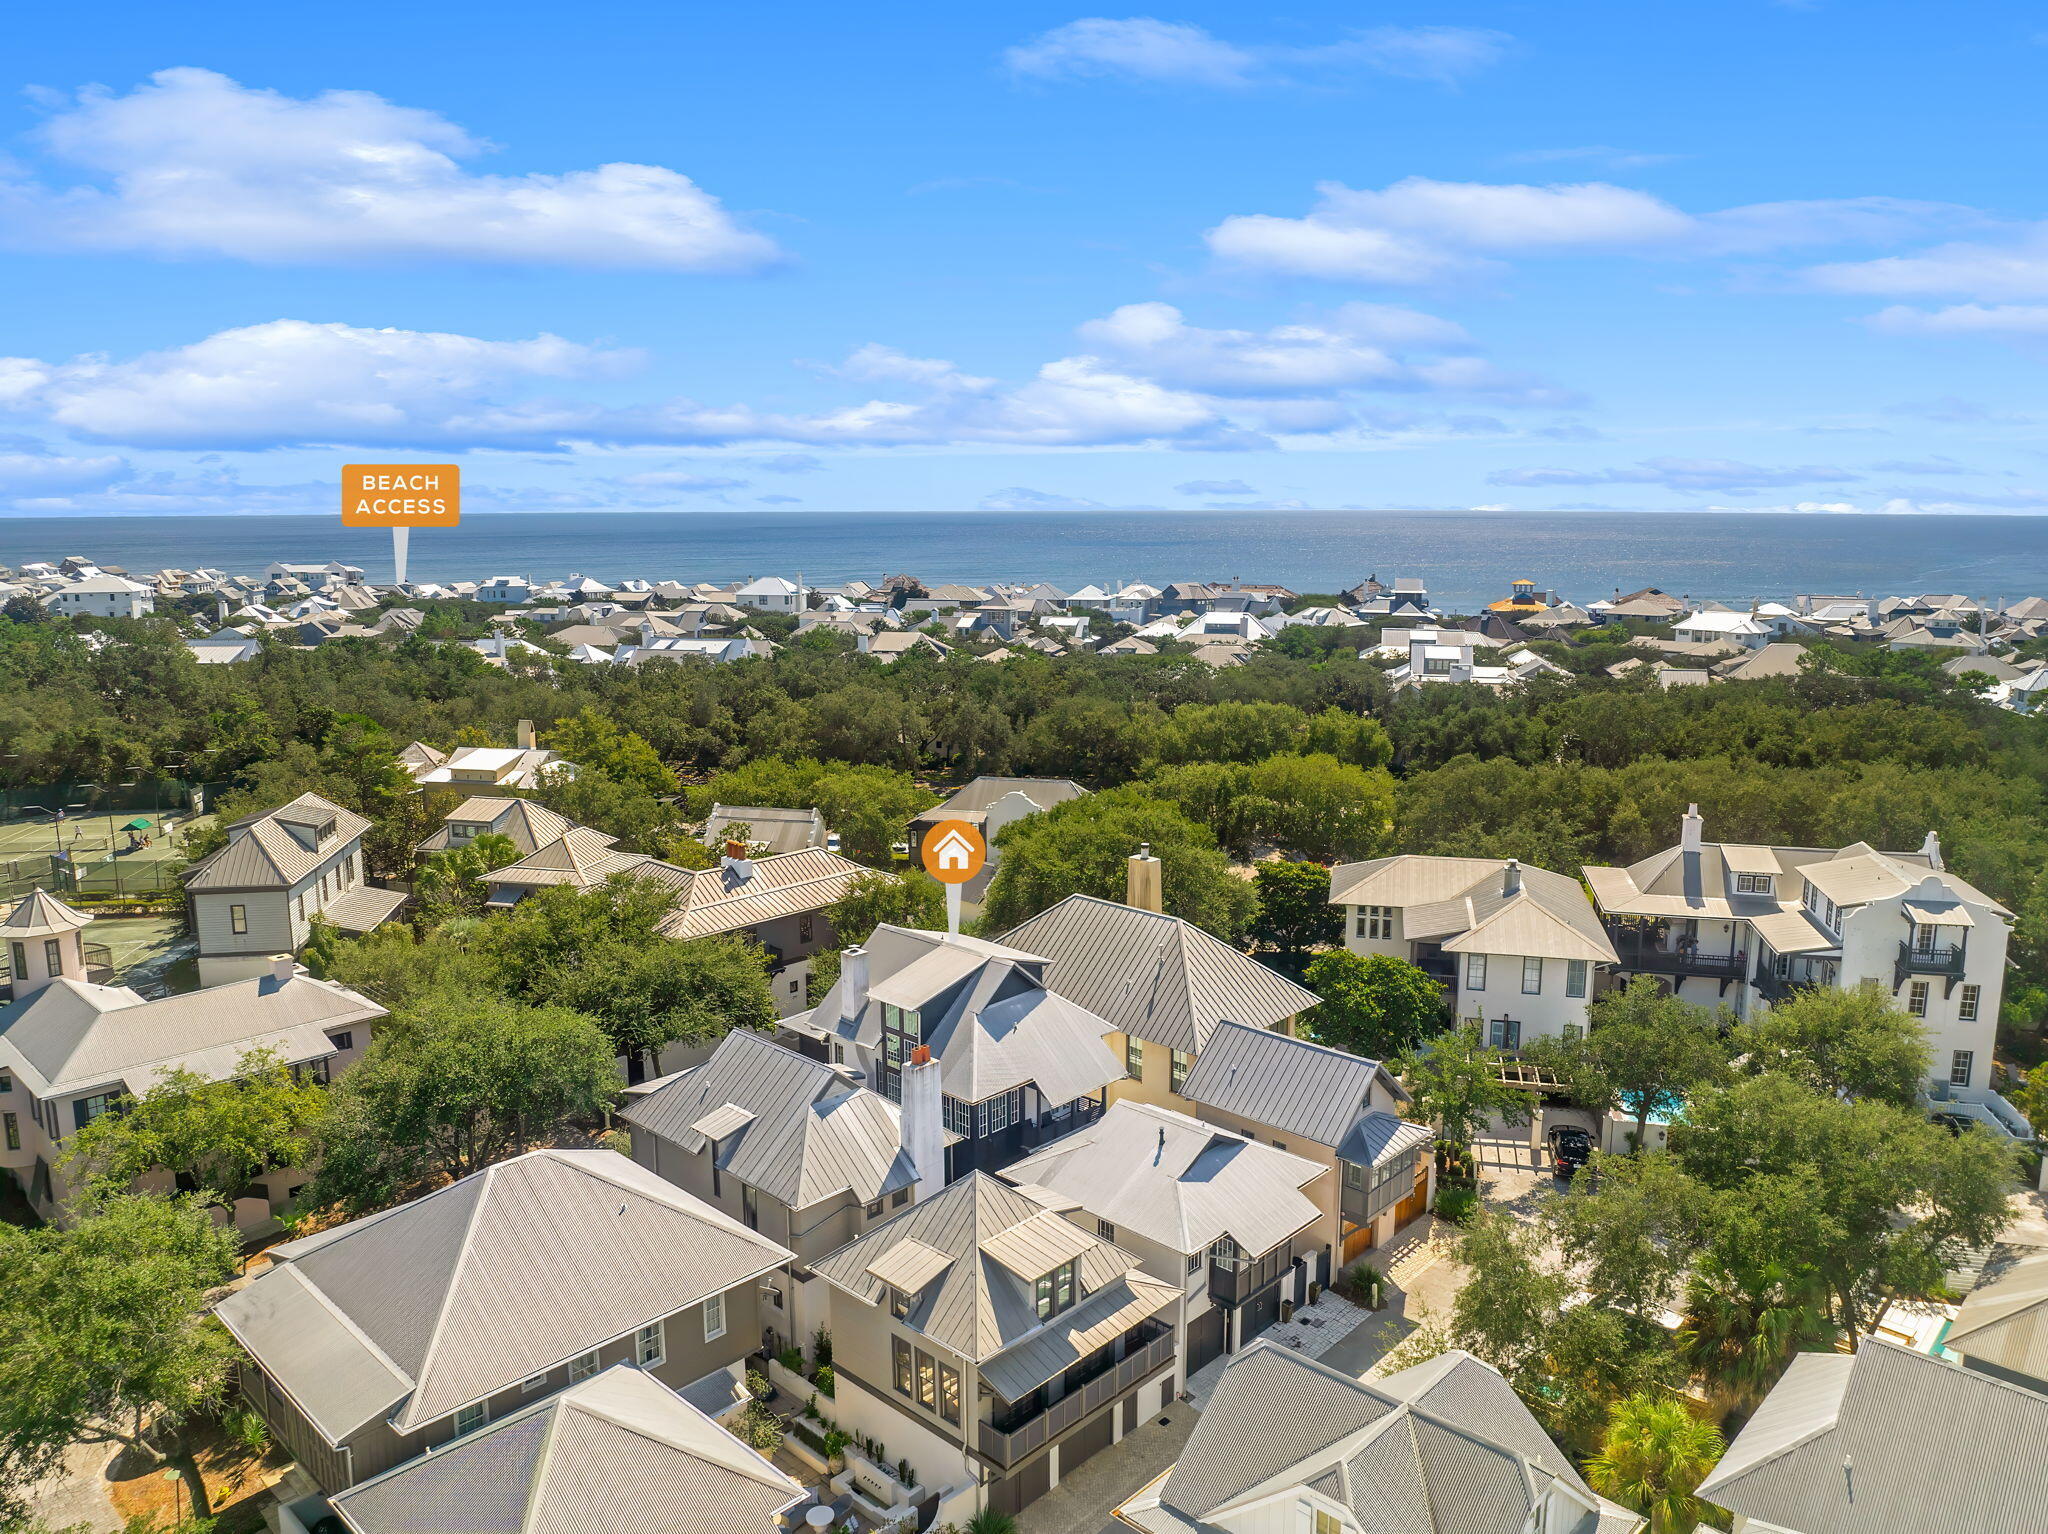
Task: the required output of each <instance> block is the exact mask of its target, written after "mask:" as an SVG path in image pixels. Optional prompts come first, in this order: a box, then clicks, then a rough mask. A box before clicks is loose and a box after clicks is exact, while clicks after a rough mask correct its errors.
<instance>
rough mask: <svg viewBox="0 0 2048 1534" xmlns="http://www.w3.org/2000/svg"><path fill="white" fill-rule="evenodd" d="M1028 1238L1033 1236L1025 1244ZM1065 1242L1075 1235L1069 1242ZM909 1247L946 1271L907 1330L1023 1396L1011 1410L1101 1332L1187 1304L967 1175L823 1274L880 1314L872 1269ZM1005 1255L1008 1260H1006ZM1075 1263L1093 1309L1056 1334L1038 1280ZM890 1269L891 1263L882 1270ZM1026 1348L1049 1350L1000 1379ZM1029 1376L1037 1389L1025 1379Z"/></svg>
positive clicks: (1078, 1312) (1098, 1243)
mask: <svg viewBox="0 0 2048 1534" xmlns="http://www.w3.org/2000/svg"><path fill="white" fill-rule="evenodd" d="M1046 1221H1051V1222H1053V1223H1055V1224H1058V1225H1061V1226H1064V1227H1065V1232H1061V1233H1059V1235H1060V1239H1059V1240H1058V1241H1054V1240H1053V1234H1054V1233H1053V1232H1051V1231H1050V1229H1049V1228H1048V1227H1046V1226H1045V1225H1044V1224H1043V1222H1046ZM1020 1227H1026V1229H1024V1230H1023V1231H1022V1232H1021V1233H1020ZM1066 1232H1071V1233H1072V1236H1071V1238H1069V1237H1068V1236H1067V1235H1066ZM1005 1238H1008V1239H1007V1240H1006V1239H1005ZM906 1241H915V1242H918V1243H920V1244H921V1245H923V1246H926V1247H929V1248H931V1249H932V1250H933V1251H936V1252H939V1253H941V1254H943V1255H944V1256H945V1257H947V1258H949V1259H950V1261H949V1262H948V1263H947V1265H946V1268H945V1270H944V1271H943V1272H942V1273H940V1274H939V1275H938V1276H937V1277H936V1278H934V1279H932V1280H931V1281H930V1282H929V1283H928V1284H926V1286H925V1288H924V1289H923V1290H922V1291H921V1292H920V1293H919V1294H918V1295H917V1296H916V1297H915V1299H914V1301H913V1303H912V1305H911V1308H910V1313H909V1315H908V1316H907V1317H906V1318H905V1321H904V1324H905V1325H906V1326H908V1327H910V1328H911V1329H912V1330H914V1331H918V1332H922V1333H923V1334H924V1335H925V1336H927V1337H929V1338H931V1339H932V1341H934V1342H936V1343H938V1344H939V1346H941V1347H944V1348H948V1349H951V1350H952V1351H953V1352H955V1353H957V1354H959V1355H960V1356H961V1357H963V1358H966V1359H968V1360H970V1361H972V1362H975V1363H978V1364H983V1365H985V1366H986V1368H985V1369H984V1372H985V1373H989V1374H990V1375H991V1383H994V1381H995V1379H996V1378H997V1377H1000V1378H1002V1379H1003V1381H1004V1382H1005V1385H1007V1386H1008V1388H1009V1389H1010V1390H1011V1391H1014V1392H1015V1394H1011V1395H1009V1396H1008V1398H1009V1399H1012V1400H1014V1399H1016V1396H1017V1395H1021V1394H1022V1393H1023V1392H1024V1391H1026V1390H1029V1389H1030V1388H1032V1387H1033V1386H1035V1385H1038V1384H1040V1383H1042V1382H1043V1381H1045V1380H1047V1379H1050V1378H1051V1377H1052V1376H1053V1375H1054V1374H1057V1373H1059V1372H1060V1370H1061V1369H1064V1368H1065V1367H1067V1365H1068V1364H1071V1363H1073V1362H1075V1361H1076V1360H1077V1359H1078V1358H1079V1357H1082V1356H1085V1355H1086V1354H1087V1353H1089V1352H1092V1351H1094V1349H1095V1348H1096V1347H1099V1346H1101V1344H1102V1342H1103V1341H1107V1340H1108V1338H1102V1339H1099V1340H1094V1341H1090V1340H1089V1338H1090V1337H1091V1336H1092V1334H1093V1329H1094V1328H1096V1327H1099V1326H1104V1325H1108V1324H1110V1323H1111V1320H1112V1318H1115V1317H1122V1316H1125V1315H1126V1314H1127V1313H1129V1312H1132V1311H1133V1310H1134V1309H1135V1311H1136V1313H1131V1314H1128V1318H1127V1319H1122V1320H1121V1322H1120V1324H1117V1325H1116V1326H1115V1330H1114V1331H1112V1332H1111V1333H1110V1335H1111V1336H1114V1335H1116V1333H1117V1332H1121V1331H1124V1330H1127V1329H1128V1328H1129V1327H1131V1326H1133V1325H1135V1324H1136V1323H1137V1322H1138V1320H1140V1319H1142V1317H1143V1316H1144V1315H1149V1314H1152V1313H1153V1312H1155V1311H1157V1310H1159V1309H1162V1308H1164V1307H1165V1306H1167V1305H1170V1304H1172V1303H1173V1302H1174V1301H1175V1300H1177V1299H1178V1298H1179V1291H1178V1290H1176V1289H1174V1288H1172V1287H1171V1286H1169V1285H1165V1284H1160V1283H1157V1282H1155V1281H1154V1280H1151V1279H1148V1278H1146V1277H1144V1276H1143V1274H1142V1273H1141V1272H1140V1271H1139V1263H1138V1259H1137V1258H1135V1257H1133V1256H1132V1255H1131V1254H1130V1253H1129V1252H1127V1251H1125V1250H1124V1249H1123V1248H1122V1247H1119V1246H1113V1245H1111V1244H1110V1243H1109V1242H1107V1241H1104V1240H1102V1239H1101V1238H1100V1237H1099V1236H1095V1235H1092V1234H1090V1233H1088V1232H1086V1231H1083V1230H1081V1229H1079V1227H1077V1226H1074V1225H1071V1224H1069V1223H1068V1222H1067V1221H1065V1220H1062V1219H1060V1218H1059V1217H1058V1216H1057V1215H1053V1214H1049V1213H1047V1211H1046V1210H1045V1209H1044V1207H1043V1206H1041V1205H1040V1204H1038V1203H1037V1202H1036V1201H1034V1200H1033V1199H1031V1198H1029V1197H1027V1196H1026V1195H1024V1194H1022V1193H1019V1192H1018V1191H1017V1190H1016V1189H1015V1188H1010V1187H1005V1186H1004V1185H1003V1184H1002V1183H1000V1182H997V1181H996V1180H995V1179H994V1178H993V1177H990V1176H989V1175H988V1174H987V1173H985V1172H973V1173H970V1174H969V1175H968V1176H966V1177H963V1178H962V1179H961V1180H960V1181H958V1182H956V1183H954V1184H952V1185H951V1186H950V1187H947V1188H945V1189H943V1190H941V1191H940V1192H938V1193H936V1194H934V1195H933V1196H932V1197H931V1198H928V1199H926V1200H925V1201H924V1202H923V1203H920V1204H913V1205H911V1207H910V1208H908V1209H906V1210H904V1211H903V1213H901V1214H899V1215H897V1216H896V1217H895V1218H894V1219H893V1220H890V1221H889V1222H888V1223H887V1224H884V1225H878V1226H876V1227H875V1228H874V1229H873V1230H871V1231H869V1232H867V1233H866V1234H865V1235H863V1236H860V1237H858V1238H857V1239H855V1240H853V1241H851V1242H849V1243H847V1244H846V1245H845V1246H842V1247H841V1248H839V1250H838V1251H836V1252H832V1253H830V1254H828V1255H827V1256H825V1257H824V1258H822V1259H820V1260H819V1261H818V1262H817V1263H816V1264H815V1266H816V1269H817V1271H818V1272H819V1273H820V1274H822V1275H823V1276H824V1277H825V1278H826V1279H827V1280H829V1281H830V1282H832V1283H834V1284H836V1285H838V1286H839V1287H840V1288H841V1289H844V1290H845V1291H846V1292H847V1293H849V1294H851V1295H853V1296H854V1297H855V1298H857V1299H860V1300H863V1301H865V1302H866V1303H868V1304H871V1305H874V1304H879V1303H880V1302H881V1300H882V1298H883V1296H884V1293H885V1286H884V1285H883V1283H882V1282H881V1280H879V1279H877V1278H876V1277H875V1276H874V1274H873V1272H872V1271H871V1270H872V1269H873V1268H874V1266H875V1265H876V1263H877V1262H878V1261H883V1260H884V1259H886V1258H887V1257H888V1256H889V1254H891V1253H892V1252H893V1251H895V1249H896V1248H897V1247H899V1246H901V1245H902V1244H903V1243H904V1242H906ZM991 1248H993V1249H994V1250H993V1251H991ZM997 1252H999V1253H1001V1254H1002V1255H1001V1256H1000V1257H998V1256H997V1255H995V1253H997ZM1070 1252H1071V1253H1078V1255H1077V1256H1076V1257H1075V1262H1076V1266H1077V1270H1078V1272H1079V1274H1080V1277H1081V1287H1082V1290H1083V1292H1084V1293H1085V1294H1086V1296H1087V1298H1086V1299H1084V1300H1083V1301H1082V1302H1081V1303H1080V1304H1078V1305H1076V1306H1075V1307H1074V1308H1073V1309H1072V1310H1070V1311H1068V1312H1067V1313H1066V1315H1065V1316H1064V1317H1062V1318H1061V1321H1060V1324H1059V1325H1058V1326H1053V1327H1048V1326H1047V1325H1046V1323H1044V1322H1041V1321H1040V1320H1039V1318H1038V1312H1037V1310H1036V1308H1035V1305H1034V1302H1033V1297H1032V1294H1033V1291H1032V1285H1033V1281H1034V1280H1035V1279H1036V1278H1038V1277H1041V1276H1043V1274H1044V1273H1045V1272H1050V1271H1051V1270H1052V1269H1053V1268H1054V1267H1056V1266H1058V1264H1059V1263H1060V1262H1061V1261H1063V1260H1065V1257H1064V1256H1063V1255H1062V1254H1065V1253H1070ZM1027 1254H1032V1255H1027ZM1033 1255H1035V1257H1036V1259H1037V1260H1041V1261H1043V1263H1044V1267H1043V1268H1042V1269H1040V1270H1039V1271H1037V1272H1033V1273H1028V1274H1024V1273H1019V1272H1018V1271H1017V1270H1016V1269H1015V1268H1013V1267H1011V1266H1009V1265H1008V1264H1009V1263H1021V1264H1023V1265H1024V1266H1027V1267H1028V1266H1033V1265H1034V1263H1033V1260H1032V1256H1033ZM887 1267H888V1265H887V1264H886V1263H885V1271H886V1270H887ZM1027 1342H1029V1343H1041V1342H1042V1343H1043V1344H1044V1346H1042V1347H1038V1348H1036V1349H1034V1350H1033V1351H1031V1352H1030V1353H1028V1354H1024V1355H1020V1357H1018V1358H1017V1359H1014V1360H1012V1361H1011V1363H1010V1364H1009V1365H1007V1366H1005V1367H1003V1368H1001V1369H997V1368H996V1366H995V1360H996V1359H997V1358H998V1356H999V1355H1001V1354H1003V1353H1005V1352H1006V1351H1007V1350H1009V1349H1011V1348H1013V1347H1015V1346H1017V1345H1018V1344H1019V1343H1027ZM1084 1342H1085V1343H1086V1346H1083V1345H1082V1344H1083V1343H1084ZM1077 1350H1078V1351H1077ZM1062 1358H1063V1359H1064V1361H1061V1359H1062ZM1040 1364H1044V1365H1046V1372H1045V1373H1043V1374H1037V1373H1036V1370H1037V1368H1038V1367H1039V1365H1040ZM1033 1374H1035V1377H1034V1378H1031V1379H1029V1380H1028V1381H1025V1380H1024V1379H1023V1376H1025V1375H1033ZM997 1388H998V1389H1002V1388H1004V1387H1003V1386H998V1387H997Z"/></svg>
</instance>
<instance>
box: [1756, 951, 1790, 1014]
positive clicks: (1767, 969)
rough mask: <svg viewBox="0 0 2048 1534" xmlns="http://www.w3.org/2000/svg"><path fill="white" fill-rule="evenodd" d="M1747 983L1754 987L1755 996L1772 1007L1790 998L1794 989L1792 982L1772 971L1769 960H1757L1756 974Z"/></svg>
mask: <svg viewBox="0 0 2048 1534" xmlns="http://www.w3.org/2000/svg"><path fill="white" fill-rule="evenodd" d="M1749 983H1750V984H1751V985H1753V986H1755V987H1756V993H1757V995H1759V996H1761V997H1763V999H1764V1000H1765V1001H1767V1002H1769V1003H1770V1004H1771V1005H1772V1006H1774V1007H1775V1006H1776V1005H1777V1004H1778V1003H1779V1002H1781V1001H1783V1000H1784V999H1785V998H1786V997H1788V996H1790V995H1791V994H1792V992H1793V989H1794V986H1793V982H1792V981H1790V980H1788V979H1786V978H1785V977H1784V976H1783V975H1781V974H1779V973H1778V972H1777V971H1776V970H1775V969H1773V968H1772V967H1771V961H1770V960H1769V959H1759V960H1757V966H1756V974H1755V975H1753V976H1752V977H1751V978H1750V982H1749Z"/></svg>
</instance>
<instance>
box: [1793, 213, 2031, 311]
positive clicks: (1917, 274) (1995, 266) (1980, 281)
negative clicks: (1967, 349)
mask: <svg viewBox="0 0 2048 1534" xmlns="http://www.w3.org/2000/svg"><path fill="white" fill-rule="evenodd" d="M1806 275H1807V277H1808V279H1809V280H1811V281H1812V282H1813V283H1814V284H1815V285H1816V286H1818V287H1822V288H1826V289H1828V290H1829V291H1830V292H1835V293H1885V294H1898V295H1900V296H1907V297H1910V296H1913V295H1928V296H1932V295H1935V294H1955V295H1958V296H1960V297H1964V298H1975V299H1980V300H1994V301H1995V300H1998V299H2009V298H2041V297H2044V296H2048V223H2039V224H2034V225H2031V226H2029V227H2028V228H2027V229H2026V230H2025V231H2023V232H2022V233H2020V234H2019V235H2018V237H2016V238H2015V239H2013V240H2012V241H2011V242H2010V243H2007V244H1996V245H1993V244H1984V243H1972V242H1968V241H1958V242H1955V243H1952V244H1947V245H1937V246H1935V247H1933V248H1932V249H1929V250H1924V251H1921V252H1920V253H1919V254H1917V255H1911V256H1886V257H1883V258H1881V259H1879V260H1875V261H1846V262H1836V263H1832V264H1829V265H1825V266H1816V267H1814V268H1812V269H1811V270H1810V271H1808V272H1807V274H1806Z"/></svg>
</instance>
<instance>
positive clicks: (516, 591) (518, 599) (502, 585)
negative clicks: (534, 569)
mask: <svg viewBox="0 0 2048 1534" xmlns="http://www.w3.org/2000/svg"><path fill="white" fill-rule="evenodd" d="M476 599H477V600H478V601H479V602H508V603H513V604H520V603H525V602H530V601H532V600H533V583H532V582H531V581H529V580H528V579H527V578H526V577H525V576H523V575H494V576H492V577H491V578H490V579H489V580H487V581H485V582H484V583H483V584H482V585H480V586H478V587H477V588H476Z"/></svg>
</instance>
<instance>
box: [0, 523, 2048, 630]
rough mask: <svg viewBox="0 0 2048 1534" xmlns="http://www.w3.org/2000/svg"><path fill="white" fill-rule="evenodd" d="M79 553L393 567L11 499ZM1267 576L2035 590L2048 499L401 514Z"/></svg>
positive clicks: (810, 575) (612, 558)
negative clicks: (1939, 510)
mask: <svg viewBox="0 0 2048 1534" xmlns="http://www.w3.org/2000/svg"><path fill="white" fill-rule="evenodd" d="M68 554H81V555H84V556H86V557H88V558H91V559H95V560H99V561H103V562H105V563H108V564H114V565H121V566H124V567H125V568H127V569H129V570H131V571H149V570H156V569H161V568H165V567H179V568H184V569H191V568H194V567H196V566H200V565H210V566H215V567H217V568H220V569H224V570H227V571H229V572H231V573H235V574H250V573H255V572H258V571H260V570H261V569H262V568H263V567H264V566H265V565H266V564H268V563H270V561H272V560H277V559H284V560H296V561H310V560H324V559H340V560H346V561H347V562H349V563H350V564H356V565H361V566H362V567H363V568H364V569H365V570H366V571H367V572H368V574H369V577H370V579H372V580H389V579H390V578H391V540H390V537H389V536H388V535H387V534H386V533H385V532H384V531H382V530H380V529H369V530H361V529H354V528H344V527H342V526H341V524H340V520H339V517H338V516H262V517H255V516H249V517H217V516H205V517H6V518H0V564H6V565H19V564H22V563H24V562H27V561H29V560H36V559H47V560H56V559H60V558H62V557H64V556H65V555H68ZM898 571H907V572H909V573H910V574H913V575H916V576H918V577H919V578H920V579H922V580H925V581H942V580H957V581H969V582H984V581H992V580H1019V581H1028V580H1043V581H1050V582H1053V583H1054V584H1056V585H1060V586H1064V587H1066V588H1068V589H1072V588H1074V587H1077V586H1081V585H1084V584H1086V583H1088V582H1090V581H1094V582H1097V583H1108V582H1110V581H1125V580H1144V581H1149V582H1151V583H1153V584H1155V585H1156V584H1161V583H1164V582H1166V581H1177V580H1228V579H1232V578H1242V579H1244V580H1252V581H1277V582H1280V583H1281V584H1283V585H1287V586H1291V587H1293V588H1294V589H1295V590H1296V591H1304V592H1307V591H1336V590H1340V589H1342V588H1344V587H1348V586H1352V585H1355V584H1357V583H1358V582H1359V581H1362V580H1364V579H1365V578H1366V577H1367V576H1369V575H1378V576H1379V577H1381V578H1382V579H1383V580H1386V579H1391V578H1393V577H1394V576H1397V575H1407V576H1419V577H1420V578H1421V579H1422V580H1423V581H1425V582H1426V583H1427V585H1428V588H1429V591H1430V594H1431V597H1432V599H1433V600H1434V601H1437V602H1439V603H1444V604H1450V605H1453V606H1461V607H1469V606H1471V605H1472V604H1474V603H1477V602H1480V601H1485V600H1491V599H1492V598H1494V597H1496V596H1502V595H1505V594H1506V589H1507V584H1508V582H1509V581H1511V580H1514V579H1517V578H1519V577H1527V578H1528V579H1530V580H1533V581H1535V582H1536V583H1537V585H1538V586H1540V587H1543V588H1545V589H1550V590H1556V591H1557V592H1559V593H1560V594H1561V595H1562V596H1564V597H1566V598H1568V599H1572V600H1577V601H1582V602H1583V601H1591V600H1594V599H1596V598H1599V597H1603V596H1611V595H1612V594H1613V592H1614V590H1615V588H1617V587H1619V588H1620V589H1622V590H1623V591H1633V590H1636V589H1637V588H1639V587H1643V586H1658V587H1662V588H1663V589H1664V590H1666V591H1670V592H1673V593H1675V594H1678V595H1681V596H1691V597H1701V598H1711V599H1715V600H1719V601H1725V602H1740V601H1747V600H1749V599H1750V598H1751V597H1758V596H1783V595H1793V594H1798V593H1802V592H1804V593H1826V594H1829V595H1857V594H1877V595H1884V594H1893V593H1919V592H1950V591H1954V592H1962V593H1964V594H1966V595H1970V596H1975V597H1979V598H1983V599H1996V598H2000V597H2005V598H2012V599H2017V598H2019V597H2023V596H2036V595H2048V517H2016V516H1949V515H1940V516H1934V515H1928V516H1913V515H1908V516H1879V515H1856V514H1848V513H1811V514H1791V513H1781V512H1700V513H1691V512H1640V513H1620V512H1555V513H1549V512H1507V513H1504V512H1412V511H1361V512H1308V511H1304V512H1237V511H1232V512H1217V511H1171V512H1108V511H1090V512H1030V513H1012V512H862V513H854V512H766V511H762V512H752V511H750V512H675V513H666V512H595V511H593V512H525V513H495V514H490V513H474V514H472V515H470V516H467V517H465V518H464V519H463V522H462V525H461V526H460V527H457V528H450V529H423V530H419V531H416V532H415V533H414V534H413V536H412V551H411V555H410V561H409V571H408V573H409V575H410V576H411V577H412V578H413V579H414V580H457V579H466V580H484V579H486V578H488V577H490V576H493V575H524V576H527V577H529V578H531V579H534V580H540V579H544V578H547V577H554V576H565V575H570V574H580V575H588V576H592V577H594V578H596V579H598V580H603V581H613V580H623V579H626V578H628V577H631V576H642V577H645V578H648V579H654V580H659V579H665V578H673V579H678V580H684V581H699V580H705V581H718V582H723V581H727V580H731V579H734V578H747V577H752V576H756V575H791V576H794V575H796V574H798V573H801V574H802V575H803V577H804V579H805V580H806V581H809V582H813V583H818V584H830V583H832V582H835V581H841V580H848V579H852V578H854V577H862V578H865V579H868V580H875V579H878V578H880V577H881V576H883V575H886V574H893V573H895V572H898Z"/></svg>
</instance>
